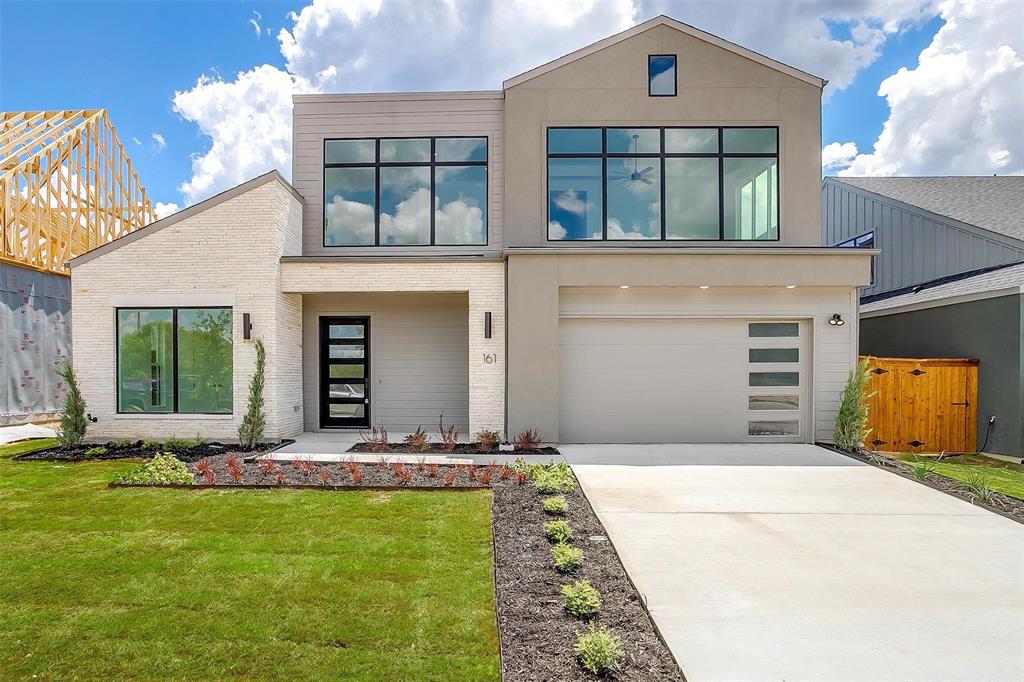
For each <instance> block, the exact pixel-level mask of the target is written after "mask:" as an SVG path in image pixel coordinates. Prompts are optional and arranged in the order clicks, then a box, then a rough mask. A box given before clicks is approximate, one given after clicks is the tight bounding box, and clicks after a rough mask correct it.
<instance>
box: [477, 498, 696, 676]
mask: <svg viewBox="0 0 1024 682" xmlns="http://www.w3.org/2000/svg"><path fill="white" fill-rule="evenodd" d="M563 494H564V496H565V498H566V501H567V502H568V504H569V512H568V514H566V515H565V517H563V518H565V520H566V521H568V522H569V525H570V526H572V529H573V540H572V543H571V544H573V545H575V546H577V547H580V548H581V549H582V550H583V552H584V556H585V558H584V560H583V565H582V566H581V567H580V568H579V569H577V570H576V571H575V572H574V573H573V574H570V575H563V574H561V573H559V572H558V571H557V570H555V567H554V564H553V563H552V559H551V544H550V543H549V542H548V540H547V539H546V538H545V537H544V522H545V521H550V520H552V519H553V518H558V517H553V516H550V515H548V514H546V513H544V510H543V508H542V507H541V500H542V499H543V498H542V497H541V496H540V495H538V494H537V493H536V491H534V489H533V486H531V485H529V484H527V485H524V486H519V485H516V484H515V483H514V482H506V481H501V482H499V484H498V485H496V486H494V506H493V522H494V559H495V583H496V587H497V596H498V625H499V629H500V632H501V648H502V651H501V659H502V660H501V670H502V680H504V682H521V681H527V680H529V681H534V680H559V681H565V682H572V681H577V680H595V679H606V680H634V681H638V682H648V681H651V682H653V681H654V680H683V679H684V677H683V674H682V672H681V671H680V669H679V666H678V665H677V664H676V661H675V659H674V658H673V656H672V654H671V652H670V651H669V649H668V647H667V646H666V645H665V643H664V642H663V641H662V639H661V637H660V636H659V635H658V633H657V632H656V630H655V629H654V624H653V621H652V620H651V618H650V615H649V614H648V612H647V610H646V608H645V607H644V605H643V603H642V601H641V599H640V595H639V593H638V592H637V591H636V588H635V587H634V586H633V583H632V582H631V581H630V579H629V577H628V576H627V575H626V571H625V569H624V568H623V567H622V562H620V561H619V557H618V555H617V554H616V552H615V548H614V547H613V546H612V544H611V542H610V541H609V540H608V537H607V532H606V531H605V529H604V526H602V525H601V522H600V521H599V520H598V518H597V515H596V514H595V513H594V510H593V509H592V508H591V506H590V503H589V502H588V501H587V498H586V497H585V496H584V495H583V493H582V492H581V491H580V487H579V484H578V483H577V485H576V490H575V491H574V492H567V493H563ZM580 578H585V579H587V580H589V581H590V583H591V584H592V585H593V586H594V587H596V588H597V590H598V591H599V592H600V593H601V600H602V602H603V604H602V606H601V611H600V613H599V614H598V616H597V618H596V620H595V622H596V623H598V624H604V625H607V626H608V627H609V628H610V629H611V630H612V631H613V632H614V633H615V634H617V635H619V637H621V638H622V644H623V648H624V649H625V652H626V656H625V659H624V660H623V662H622V663H621V664H620V666H619V667H618V668H617V669H616V670H615V671H613V672H611V673H610V674H608V675H606V676H605V677H603V678H598V677H596V676H595V675H591V674H590V673H588V672H586V671H584V670H583V668H582V667H580V665H579V664H578V663H577V662H576V659H575V655H574V654H573V644H574V643H575V641H576V632H578V631H582V630H584V629H585V627H586V623H585V622H584V621H582V620H579V619H576V618H574V617H572V616H570V615H569V614H568V613H566V611H565V610H564V608H563V607H562V593H561V586H562V585H563V584H565V583H569V582H572V581H574V580H577V579H580Z"/></svg>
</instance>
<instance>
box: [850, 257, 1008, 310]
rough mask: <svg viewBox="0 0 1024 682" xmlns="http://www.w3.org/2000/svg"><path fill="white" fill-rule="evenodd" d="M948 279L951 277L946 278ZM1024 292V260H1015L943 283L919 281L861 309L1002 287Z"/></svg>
mask: <svg viewBox="0 0 1024 682" xmlns="http://www.w3.org/2000/svg"><path fill="white" fill-rule="evenodd" d="M943 279H948V278H943ZM1014 287H1016V288H1017V290H1018V291H1021V292H1022V293H1024V263H1015V264H1012V265H1008V266H1006V267H999V268H996V269H992V270H988V271H986V272H982V273H980V274H977V275H972V276H969V277H962V278H960V279H954V280H952V281H946V282H944V283H942V284H937V285H934V286H929V285H928V283H927V282H926V283H924V284H920V285H918V287H917V289H918V291H916V292H914V291H910V292H907V293H903V294H897V295H895V296H890V297H889V298H883V299H881V300H873V301H871V302H870V303H862V304H861V306H860V311H861V312H862V313H870V312H874V311H876V310H888V309H890V308H899V307H902V306H905V305H914V304H917V303H925V302H928V301H937V300H940V299H944V298H954V297H957V296H968V295H971V294H982V293H985V292H988V291H999V290H1000V289H1012V288H1014Z"/></svg>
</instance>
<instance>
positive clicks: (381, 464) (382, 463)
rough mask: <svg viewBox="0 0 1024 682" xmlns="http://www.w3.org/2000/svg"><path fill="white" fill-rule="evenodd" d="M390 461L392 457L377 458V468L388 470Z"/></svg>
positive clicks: (382, 456)
mask: <svg viewBox="0 0 1024 682" xmlns="http://www.w3.org/2000/svg"><path fill="white" fill-rule="evenodd" d="M390 461H391V458H390V457H385V456H384V455H381V456H380V457H378V458H377V468H378V469H387V468H388V462H390Z"/></svg>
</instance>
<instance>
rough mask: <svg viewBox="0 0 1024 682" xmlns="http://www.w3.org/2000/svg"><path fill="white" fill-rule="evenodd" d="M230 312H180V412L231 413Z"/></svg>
mask: <svg viewBox="0 0 1024 682" xmlns="http://www.w3.org/2000/svg"><path fill="white" fill-rule="evenodd" d="M231 351H232V344H231V309H230V308H215V309H213V308H211V309H198V308H191V309H190V308H182V309H181V310H179V311H178V412H191V413H200V414H229V413H230V412H231V397H232V391H231V384H232V382H231V375H232V360H231Z"/></svg>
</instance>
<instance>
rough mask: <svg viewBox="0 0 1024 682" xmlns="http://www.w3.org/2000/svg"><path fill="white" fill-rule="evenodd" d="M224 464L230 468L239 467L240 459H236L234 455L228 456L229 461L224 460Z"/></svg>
mask: <svg viewBox="0 0 1024 682" xmlns="http://www.w3.org/2000/svg"><path fill="white" fill-rule="evenodd" d="M224 463H225V464H227V465H228V467H229V468H230V467H237V466H238V458H237V457H235V456H234V455H233V454H232V455H228V456H227V459H225V460H224Z"/></svg>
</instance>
